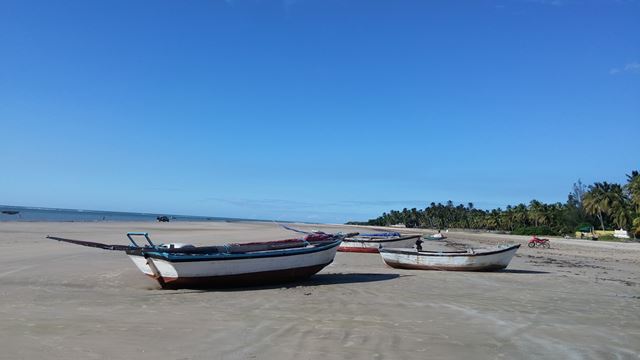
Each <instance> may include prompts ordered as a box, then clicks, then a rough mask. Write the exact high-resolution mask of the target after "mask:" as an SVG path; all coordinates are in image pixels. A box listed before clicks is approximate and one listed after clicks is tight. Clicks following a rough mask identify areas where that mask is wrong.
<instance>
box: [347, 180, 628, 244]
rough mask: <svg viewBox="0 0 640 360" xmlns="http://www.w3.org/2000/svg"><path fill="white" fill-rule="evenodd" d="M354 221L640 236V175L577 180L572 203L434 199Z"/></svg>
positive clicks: (534, 232)
mask: <svg viewBox="0 0 640 360" xmlns="http://www.w3.org/2000/svg"><path fill="white" fill-rule="evenodd" d="M348 224H353V225H374V226H389V225H395V224H404V225H405V226H407V227H424V228H432V229H446V228H466V229H484V230H502V231H509V232H512V233H515V234H538V235H564V234H572V233H574V232H575V231H576V230H577V229H579V228H582V227H585V226H587V227H590V226H593V227H594V228H596V229H602V230H605V229H614V228H616V229H620V228H622V229H626V230H631V233H632V234H635V235H636V236H637V235H640V173H639V172H638V171H633V172H632V173H631V174H630V175H627V183H626V184H624V185H621V184H615V183H608V182H597V183H595V184H593V185H590V186H585V185H584V184H582V182H580V181H579V180H578V182H577V183H575V184H573V190H572V191H571V193H570V194H569V196H568V198H567V202H566V203H560V202H558V203H554V204H545V203H542V202H540V201H538V200H531V202H529V204H527V205H525V204H518V205H516V206H510V205H509V206H507V207H506V209H500V208H497V209H493V210H482V209H476V208H475V207H474V206H473V203H468V204H466V205H463V204H460V205H454V204H453V203H452V202H451V201H448V202H447V203H446V204H441V203H437V204H436V203H433V202H432V203H431V204H430V205H429V206H427V207H426V208H425V209H423V210H419V209H416V208H413V209H407V208H405V209H403V210H402V211H397V210H391V211H389V212H388V213H383V214H382V216H380V217H378V218H375V219H371V220H369V221H367V222H349V223H348Z"/></svg>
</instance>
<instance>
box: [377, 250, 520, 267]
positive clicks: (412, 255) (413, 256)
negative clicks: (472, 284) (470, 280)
mask: <svg viewBox="0 0 640 360" xmlns="http://www.w3.org/2000/svg"><path fill="white" fill-rule="evenodd" d="M519 247H520V245H513V246H510V247H507V248H504V249H496V250H492V251H485V252H475V253H473V252H449V253H447V252H440V253H439V252H418V251H415V250H411V249H383V250H381V251H380V254H381V255H382V259H383V261H384V262H385V264H387V265H389V266H391V267H393V268H398V269H417V270H446V271H495V270H501V269H505V268H506V267H507V266H509V263H510V262H511V259H512V258H513V256H514V255H515V253H516V251H517V250H518V248H519Z"/></svg>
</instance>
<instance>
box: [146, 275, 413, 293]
mask: <svg viewBox="0 0 640 360" xmlns="http://www.w3.org/2000/svg"><path fill="white" fill-rule="evenodd" d="M410 276H414V275H400V274H377V273H333V274H316V275H314V276H312V277H311V278H309V279H306V280H300V281H294V282H288V283H282V284H268V285H267V284H265V285H259V286H241V287H240V286H239V287H185V288H181V289H167V290H168V291H169V292H168V293H167V292H166V291H167V290H163V291H162V293H164V294H184V293H190V292H208V291H218V292H220V291H225V292H239V291H256V290H272V289H293V288H297V287H300V288H303V287H313V286H325V285H340V284H355V283H368V282H377V281H386V280H392V279H397V278H400V277H410ZM148 289H149V290H162V289H161V288H160V287H151V288H148ZM171 290H174V291H175V292H172V291H171ZM158 295H160V294H158Z"/></svg>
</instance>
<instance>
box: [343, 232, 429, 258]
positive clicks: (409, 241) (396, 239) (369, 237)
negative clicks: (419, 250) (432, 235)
mask: <svg viewBox="0 0 640 360" xmlns="http://www.w3.org/2000/svg"><path fill="white" fill-rule="evenodd" d="M419 239H420V235H404V236H403V235H401V234H400V233H379V234H361V235H358V236H353V237H348V238H345V239H344V240H343V241H342V244H340V247H338V251H345V252H360V253H377V252H378V249H380V248H383V247H398V248H406V247H412V246H413V245H415V243H416V241H417V240H419Z"/></svg>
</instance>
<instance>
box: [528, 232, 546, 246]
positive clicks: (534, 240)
mask: <svg viewBox="0 0 640 360" xmlns="http://www.w3.org/2000/svg"><path fill="white" fill-rule="evenodd" d="M527 246H529V247H530V248H534V247H541V248H544V249H548V248H550V247H551V244H550V243H549V239H540V238H539V237H537V236H535V235H533V237H532V238H531V240H529V243H528V244H527Z"/></svg>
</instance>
